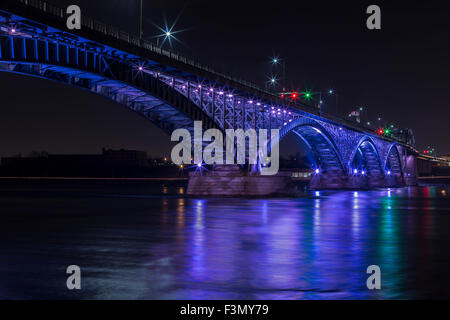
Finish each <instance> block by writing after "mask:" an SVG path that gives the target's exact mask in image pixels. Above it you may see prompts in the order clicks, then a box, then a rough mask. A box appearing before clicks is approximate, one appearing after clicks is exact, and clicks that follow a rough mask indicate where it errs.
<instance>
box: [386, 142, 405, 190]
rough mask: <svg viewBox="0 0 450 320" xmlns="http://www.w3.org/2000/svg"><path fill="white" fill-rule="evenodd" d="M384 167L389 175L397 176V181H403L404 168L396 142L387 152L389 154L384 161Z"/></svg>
mask: <svg viewBox="0 0 450 320" xmlns="http://www.w3.org/2000/svg"><path fill="white" fill-rule="evenodd" d="M384 168H385V170H386V172H387V173H388V175H390V176H392V177H393V178H395V180H396V182H397V183H400V182H401V179H402V178H403V168H402V161H401V158H400V152H399V151H398V148H397V144H396V143H393V144H392V145H391V146H390V147H389V151H388V152H387V156H386V159H385V161H384Z"/></svg>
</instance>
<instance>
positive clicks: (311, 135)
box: [280, 117, 347, 176]
mask: <svg viewBox="0 0 450 320" xmlns="http://www.w3.org/2000/svg"><path fill="white" fill-rule="evenodd" d="M290 133H294V134H295V135H297V136H298V137H299V138H300V139H302V140H303V141H304V142H305V144H306V145H307V146H308V147H309V149H310V151H311V152H312V154H313V158H314V160H315V162H316V163H315V165H316V169H319V171H320V174H335V175H341V176H342V175H343V174H346V172H347V168H346V167H345V165H344V163H343V161H342V158H341V156H340V154H339V151H338V148H337V147H336V145H335V144H334V142H333V139H332V137H331V136H330V134H329V133H328V131H327V129H326V128H325V127H323V126H322V125H321V124H320V123H319V122H318V121H316V120H314V119H311V118H306V117H299V118H297V119H295V120H294V121H292V122H290V123H288V124H286V125H285V126H283V127H282V128H281V130H280V141H281V140H282V139H283V138H284V137H285V136H287V135H288V134H290Z"/></svg>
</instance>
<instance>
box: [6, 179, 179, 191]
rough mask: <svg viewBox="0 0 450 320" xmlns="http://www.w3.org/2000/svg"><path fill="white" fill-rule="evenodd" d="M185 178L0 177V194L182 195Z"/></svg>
mask: <svg viewBox="0 0 450 320" xmlns="http://www.w3.org/2000/svg"><path fill="white" fill-rule="evenodd" d="M187 182H188V179H187V178H183V177H180V178H173V177H172V178H71V177H0V192H1V193H2V194H5V193H8V192H16V191H19V192H20V193H33V194H35V193H36V192H38V193H40V194H44V193H45V194H47V193H54V194H61V193H72V194H77V195H89V194H96V195H98V194H123V195H127V194H134V195H144V194H145V195H149V194H167V195H170V194H173V195H179V194H184V192H185V189H186V187H187Z"/></svg>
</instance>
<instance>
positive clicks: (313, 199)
mask: <svg viewBox="0 0 450 320" xmlns="http://www.w3.org/2000/svg"><path fill="white" fill-rule="evenodd" d="M100 190H101V191H100ZM130 190H131V189H130V188H128V187H120V188H117V187H115V188H111V189H108V188H106V189H105V188H97V187H96V188H90V187H83V188H79V187H76V188H72V187H68V186H66V187H64V188H60V187H58V188H55V187H48V186H47V187H39V188H37V187H35V186H32V187H23V186H19V187H17V186H16V187H13V188H11V187H4V188H0V192H1V193H0V215H1V224H0V298H2V299H417V298H450V276H449V270H450V198H449V192H450V190H449V187H448V186H427V187H410V188H401V189H380V190H373V191H321V192H309V193H306V194H305V195H304V196H302V197H299V198H295V199H293V198H282V199H281V198H273V199H243V198H240V199H239V198H238V199H236V198H233V199H230V198H189V197H185V196H184V195H183V193H184V189H183V187H179V186H165V187H162V186H160V185H158V186H154V187H152V188H148V189H146V188H140V189H139V190H138V192H134V190H131V191H130ZM69 265H78V266H79V267H80V268H81V286H82V288H81V290H73V291H70V290H68V289H67V287H66V279H67V277H68V276H69V275H67V274H66V268H67V267H68V266H69ZM370 265H378V266H379V267H380V269H381V286H382V287H381V290H368V289H367V286H366V280H367V278H368V276H369V275H368V274H367V273H366V269H367V267H368V266H370Z"/></svg>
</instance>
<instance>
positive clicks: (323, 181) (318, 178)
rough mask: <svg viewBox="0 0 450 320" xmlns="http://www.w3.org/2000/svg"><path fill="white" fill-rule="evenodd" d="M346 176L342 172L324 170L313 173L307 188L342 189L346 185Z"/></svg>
mask: <svg viewBox="0 0 450 320" xmlns="http://www.w3.org/2000/svg"><path fill="white" fill-rule="evenodd" d="M347 183H348V177H347V175H345V174H344V173H342V172H326V173H320V174H314V175H313V176H312V178H311V181H310V183H309V189H311V190H320V189H344V188H346V187H347Z"/></svg>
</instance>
